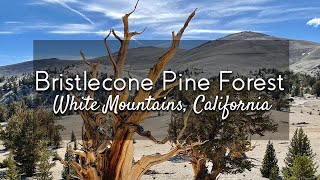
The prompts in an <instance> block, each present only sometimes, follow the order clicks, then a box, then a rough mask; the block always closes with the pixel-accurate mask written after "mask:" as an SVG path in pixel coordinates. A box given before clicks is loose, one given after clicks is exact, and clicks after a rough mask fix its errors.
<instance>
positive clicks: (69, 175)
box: [61, 144, 78, 180]
mask: <svg viewBox="0 0 320 180" xmlns="http://www.w3.org/2000/svg"><path fill="white" fill-rule="evenodd" d="M69 149H72V147H71V145H70V144H69V145H68V147H67V150H66V153H65V155H64V161H65V162H69V161H74V160H75V158H74V157H73V154H72V153H71V152H68V150H69ZM76 162H78V161H76ZM61 176H62V178H63V179H65V180H71V179H78V176H77V174H76V172H75V170H74V168H73V167H71V166H70V165H64V166H63V171H62V174H61Z"/></svg>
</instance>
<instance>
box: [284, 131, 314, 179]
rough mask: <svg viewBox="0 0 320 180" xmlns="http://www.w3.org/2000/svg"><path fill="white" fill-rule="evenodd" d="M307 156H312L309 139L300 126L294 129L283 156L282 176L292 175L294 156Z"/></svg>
mask: <svg viewBox="0 0 320 180" xmlns="http://www.w3.org/2000/svg"><path fill="white" fill-rule="evenodd" d="M299 156H307V157H309V158H310V159H311V160H312V158H313V157H314V153H313V152H312V149H311V145H310V140H309V138H308V136H307V135H306V134H305V133H304V132H303V129H302V128H299V129H296V131H295V133H294V135H293V137H292V139H291V142H290V146H289V151H288V153H287V156H286V158H285V160H284V161H285V167H283V169H282V173H283V175H284V178H289V177H292V175H293V172H292V167H293V165H294V161H295V158H296V157H299Z"/></svg>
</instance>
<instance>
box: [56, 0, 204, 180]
mask: <svg viewBox="0 0 320 180" xmlns="http://www.w3.org/2000/svg"><path fill="white" fill-rule="evenodd" d="M138 2H139V1H137V4H136V6H135V8H134V9H133V11H131V12H130V13H128V14H125V15H124V16H123V18H122V21H123V25H124V29H123V34H124V37H123V39H122V38H120V37H119V36H118V35H117V34H116V32H115V30H114V29H111V30H110V32H109V34H108V35H107V37H106V38H105V39H104V43H105V47H106V50H107V53H108V57H109V60H110V61H111V63H112V66H113V73H114V78H115V79H116V78H123V71H124V63H125V60H126V56H127V51H128V47H129V42H130V39H131V38H132V37H133V36H135V35H139V34H141V33H142V32H143V31H144V30H143V31H142V32H130V31H129V23H128V18H129V16H130V15H131V14H132V13H133V12H134V11H135V9H136V7H137V5H138ZM194 15H195V11H194V12H192V14H191V15H190V16H189V17H188V19H187V21H186V22H185V24H184V26H183V27H182V28H181V30H180V31H179V32H178V33H177V34H175V33H174V32H172V44H171V47H170V48H169V50H168V51H167V52H166V53H165V54H163V55H162V56H161V57H159V59H158V60H157V62H156V64H155V65H154V66H153V67H152V68H151V69H150V71H149V74H148V77H147V78H149V79H150V80H151V81H152V82H153V83H154V84H155V82H156V81H157V80H158V78H159V76H160V74H161V73H162V71H163V69H164V67H165V65H166V64H167V63H168V62H169V60H170V59H171V58H172V57H173V56H174V54H175V52H176V51H177V49H178V47H179V42H180V39H181V37H182V34H183V32H184V31H185V29H186V27H187V26H188V24H189V22H190V21H191V19H192V18H193V16H194ZM111 34H112V35H113V36H114V37H115V38H116V39H117V40H118V41H119V42H120V45H121V46H120V49H119V51H118V56H117V57H116V58H115V57H113V55H112V52H111V50H110V48H109V46H108V43H107V39H108V37H109V36H110V35H111ZM80 53H81V56H82V58H83V60H84V62H85V63H86V64H87V65H89V66H90V67H91V69H92V72H91V77H92V78H96V77H97V74H98V68H99V62H97V63H90V62H89V61H87V60H86V57H85V55H84V53H83V52H80ZM176 85H177V83H172V84H171V85H169V86H168V89H167V90H166V91H165V90H163V89H162V88H161V89H158V90H156V91H155V92H154V93H153V94H151V92H148V91H144V90H142V89H141V90H139V91H138V93H137V95H136V97H134V100H133V101H134V102H144V101H145V99H146V98H147V97H148V96H150V95H151V96H152V97H153V98H154V99H159V98H162V97H163V96H165V95H166V94H167V93H168V92H169V91H170V90H171V89H170V88H173V87H175V86H176ZM70 93H71V92H70ZM87 94H88V96H90V97H92V98H94V92H93V91H90V90H89V91H88V92H87ZM71 95H73V96H75V95H74V94H72V93H71ZM116 95H120V101H124V102H127V101H128V97H129V91H128V89H125V90H124V91H121V92H119V91H116V90H115V89H113V91H112V96H113V97H114V96H116ZM76 100H77V101H78V102H80V101H81V100H80V98H76ZM150 113H151V112H148V111H145V112H140V111H139V112H127V111H126V112H119V113H118V114H113V125H112V126H113V131H114V137H109V136H108V135H106V134H105V133H103V132H101V129H103V126H102V124H101V120H102V119H103V118H104V117H105V116H106V115H105V114H102V113H95V112H91V111H82V112H81V116H82V119H83V123H84V127H83V133H82V142H83V144H82V148H81V149H82V151H75V150H72V149H70V150H68V151H69V152H72V153H73V154H75V155H78V156H80V159H82V160H84V161H82V160H80V162H75V161H69V162H64V161H63V160H61V162H62V163H63V164H66V165H70V166H72V167H73V168H74V169H75V170H76V172H77V174H78V175H79V177H80V178H81V179H86V180H87V179H88V180H102V179H104V180H105V179H106V180H136V179H140V178H141V176H142V175H143V174H144V173H145V172H146V171H147V170H148V169H149V168H150V167H151V166H153V165H156V164H159V163H162V162H165V161H167V160H168V159H169V158H171V157H172V156H174V155H176V154H178V153H180V152H183V151H187V150H189V149H191V148H192V147H194V146H198V145H201V144H203V143H204V142H196V143H193V144H190V145H185V144H180V143H179V141H177V142H178V143H177V145H176V147H175V148H173V149H172V150H170V151H169V152H168V153H166V154H155V155H146V156H143V157H142V158H141V159H140V160H139V161H137V162H133V154H134V147H133V135H134V134H135V133H137V134H139V135H141V136H144V137H146V138H148V139H150V140H152V141H153V142H155V143H158V144H163V143H165V142H166V139H165V140H162V141H158V140H156V139H155V138H154V137H153V136H152V135H151V132H149V131H144V130H143V128H142V127H141V126H140V125H139V124H140V123H141V122H142V121H143V120H144V119H146V118H147V117H148V116H149V115H150ZM181 133H183V132H181Z"/></svg>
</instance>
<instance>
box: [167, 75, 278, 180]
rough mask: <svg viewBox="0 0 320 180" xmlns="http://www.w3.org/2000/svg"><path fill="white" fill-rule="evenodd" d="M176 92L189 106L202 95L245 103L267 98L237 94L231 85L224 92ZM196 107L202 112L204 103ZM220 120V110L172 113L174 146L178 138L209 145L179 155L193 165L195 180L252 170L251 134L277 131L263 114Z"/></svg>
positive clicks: (234, 115) (216, 89)
mask: <svg viewBox="0 0 320 180" xmlns="http://www.w3.org/2000/svg"><path fill="white" fill-rule="evenodd" d="M213 79H217V78H213ZM211 84H219V83H218V80H214V81H213V82H211ZM174 93H175V95H176V96H177V97H175V98H176V99H179V100H182V101H183V102H184V104H186V105H188V104H190V103H191V102H194V99H195V97H197V96H198V95H200V94H201V95H204V96H205V97H210V96H212V95H213V94H214V95H217V96H219V97H225V96H226V95H230V99H229V100H230V101H237V100H238V99H241V100H243V102H247V101H248V102H249V101H255V100H257V99H258V96H261V98H262V99H261V101H265V100H266V99H265V98H268V97H264V96H262V94H261V93H260V94H259V93H257V92H254V91H251V92H247V91H246V92H244V91H243V92H236V91H235V90H234V89H233V88H232V86H229V85H226V86H224V91H220V90H219V87H218V86H211V87H210V89H208V90H207V91H206V92H203V91H178V92H174ZM197 105H198V107H197V108H199V109H202V108H203V106H204V103H197ZM221 117H222V112H221V111H203V112H201V113H200V114H195V113H194V112H192V111H191V110H189V111H187V114H186V115H183V114H182V113H181V112H173V113H172V119H171V122H170V124H169V139H170V141H172V142H173V143H175V144H180V141H179V139H181V140H183V141H182V143H186V144H190V143H193V142H197V141H199V140H200V141H205V142H206V143H205V144H203V145H201V146H197V147H193V148H191V149H190V150H188V151H184V152H181V153H180V154H181V157H182V158H183V159H185V160H188V161H190V162H191V164H192V168H193V172H194V176H195V179H196V180H213V179H216V178H217V177H218V176H219V174H221V173H241V172H243V171H245V170H250V169H251V167H253V164H252V162H251V161H250V159H248V158H247V156H246V152H248V151H251V150H253V148H254V146H252V145H251V141H250V137H251V135H253V134H256V135H263V134H264V133H265V132H267V131H274V130H276V128H277V125H276V124H274V122H273V120H272V119H271V118H270V117H269V115H268V113H266V112H262V111H257V112H252V111H250V112H245V111H230V113H229V116H228V118H227V119H225V120H222V118H221ZM187 124H188V125H187ZM177 139H178V140H177ZM207 163H211V164H212V168H207V167H206V166H207Z"/></svg>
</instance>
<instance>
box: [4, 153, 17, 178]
mask: <svg viewBox="0 0 320 180" xmlns="http://www.w3.org/2000/svg"><path fill="white" fill-rule="evenodd" d="M6 164H7V166H8V167H7V170H6V176H5V179H7V180H19V179H20V175H19V171H18V169H17V166H16V161H15V160H14V159H13V154H12V152H11V151H10V153H9V156H8V157H7V159H6Z"/></svg>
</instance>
